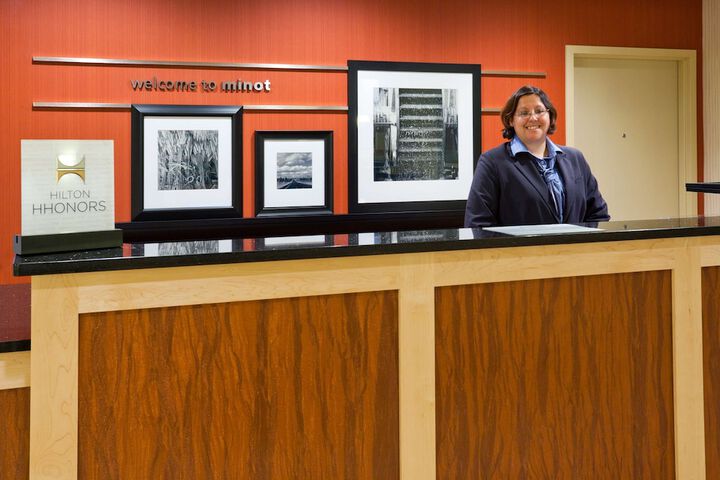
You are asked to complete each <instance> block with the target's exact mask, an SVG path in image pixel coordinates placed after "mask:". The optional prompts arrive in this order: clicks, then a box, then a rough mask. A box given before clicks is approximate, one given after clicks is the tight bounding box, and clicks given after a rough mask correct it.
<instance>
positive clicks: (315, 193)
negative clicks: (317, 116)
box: [255, 131, 333, 217]
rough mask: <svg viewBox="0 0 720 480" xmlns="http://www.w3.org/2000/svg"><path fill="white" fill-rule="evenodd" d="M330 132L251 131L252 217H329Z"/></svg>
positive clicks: (331, 135)
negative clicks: (253, 205)
mask: <svg viewBox="0 0 720 480" xmlns="http://www.w3.org/2000/svg"><path fill="white" fill-rule="evenodd" d="M332 164H333V134H332V132H331V131H274V132H269V131H257V132H255V215H256V216H258V217H263V216H273V215H278V216H279V215H323V214H328V215H330V214H332V198H333V197H332V195H333V193H332V180H333V179H332Z"/></svg>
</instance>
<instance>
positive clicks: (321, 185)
mask: <svg viewBox="0 0 720 480" xmlns="http://www.w3.org/2000/svg"><path fill="white" fill-rule="evenodd" d="M280 153H310V155H311V157H312V187H311V188H298V189H279V188H278V185H277V178H278V162H277V158H278V154H280ZM263 163H264V166H265V171H264V176H263V194H264V201H265V207H270V208H275V207H277V208H283V207H315V206H322V205H324V204H325V142H324V141H323V140H290V139H282V140H281V139H266V140H265V150H264V159H263Z"/></svg>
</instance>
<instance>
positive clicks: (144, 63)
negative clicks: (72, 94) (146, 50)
mask: <svg viewBox="0 0 720 480" xmlns="http://www.w3.org/2000/svg"><path fill="white" fill-rule="evenodd" d="M33 63H51V64H62V65H104V66H113V65H118V66H132V67H182V68H221V69H248V70H306V71H318V72H329V71H339V72H343V71H347V67H346V66H335V65H294V64H289V63H234V62H175V61H168V60H125V59H118V58H72V57H33Z"/></svg>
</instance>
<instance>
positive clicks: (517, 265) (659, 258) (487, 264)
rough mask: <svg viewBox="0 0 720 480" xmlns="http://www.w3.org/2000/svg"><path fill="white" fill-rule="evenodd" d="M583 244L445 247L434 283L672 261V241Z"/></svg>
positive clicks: (647, 267) (645, 267)
mask: <svg viewBox="0 0 720 480" xmlns="http://www.w3.org/2000/svg"><path fill="white" fill-rule="evenodd" d="M583 246H584V247H585V248H584V249H578V248H574V247H577V246H565V248H561V247H557V246H552V247H532V248H528V249H525V248H523V249H498V250H488V251H485V252H482V251H477V250H466V251H458V252H451V254H450V255H443V256H442V257H439V258H438V262H437V266H436V269H435V283H436V285H437V286H449V285H462V284H473V283H495V282H505V281H511V280H535V279H540V278H558V277H571V276H582V275H601V274H606V273H627V272H643V271H651V270H669V269H670V268H672V266H673V265H674V260H675V247H673V246H669V247H668V246H663V245H657V246H653V245H649V246H648V248H638V249H626V248H622V247H624V246H623V245H618V244H616V243H601V244H596V245H595V244H590V245H588V244H585V245H583ZM513 250H514V251H515V254H514V255H513ZM558 257H561V258H562V261H558Z"/></svg>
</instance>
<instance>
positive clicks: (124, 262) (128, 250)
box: [13, 217, 720, 276]
mask: <svg viewBox="0 0 720 480" xmlns="http://www.w3.org/2000/svg"><path fill="white" fill-rule="evenodd" d="M558 227H559V226H548V228H547V229H546V231H544V232H539V231H534V232H515V234H508V233H502V232H498V231H492V230H488V229H469V228H460V229H445V230H410V231H397V232H377V233H350V234H332V235H309V236H297V237H267V238H234V239H225V240H199V241H182V242H160V243H126V244H123V246H122V247H120V248H112V249H100V250H87V251H81V252H69V253H57V254H43V255H28V256H16V257H15V261H14V263H13V272H14V274H15V275H16V276H26V275H48V274H60V273H80V272H100V271H111V270H131V269H140V268H161V267H181V266H191V265H212V264H221V263H243V262H264V261H272V260H294V259H308V258H329V257H349V256H359V255H383V254H397V253H413V252H431V251H445V250H468V249H478V248H501V247H515V246H530V245H553V244H569V243H592V242H606V241H617V240H638V239H649V238H670V237H687V236H704V235H720V217H692V218H677V219H661V220H645V221H630V222H619V221H618V222H602V223H600V224H593V225H582V227H585V228H584V229H578V230H577V231H573V232H563V231H561V230H564V229H560V230H558ZM541 230H542V229H541Z"/></svg>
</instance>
